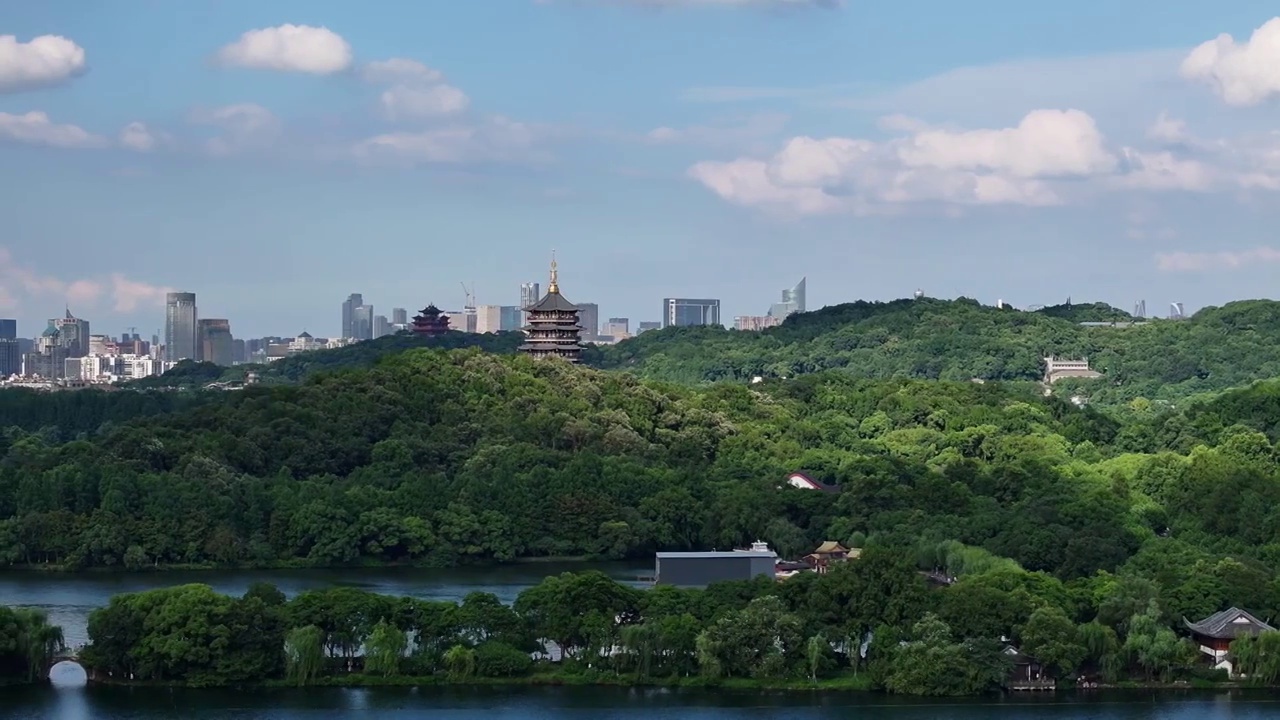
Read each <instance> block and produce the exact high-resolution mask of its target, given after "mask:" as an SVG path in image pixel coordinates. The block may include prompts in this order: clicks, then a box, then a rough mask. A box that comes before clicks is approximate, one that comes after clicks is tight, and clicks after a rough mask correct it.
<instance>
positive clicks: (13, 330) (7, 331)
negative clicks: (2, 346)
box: [0, 319, 18, 340]
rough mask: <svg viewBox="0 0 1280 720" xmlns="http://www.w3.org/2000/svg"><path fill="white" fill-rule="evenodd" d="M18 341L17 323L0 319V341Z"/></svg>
mask: <svg viewBox="0 0 1280 720" xmlns="http://www.w3.org/2000/svg"><path fill="white" fill-rule="evenodd" d="M17 339H18V321H17V320H7V319H0V340H17Z"/></svg>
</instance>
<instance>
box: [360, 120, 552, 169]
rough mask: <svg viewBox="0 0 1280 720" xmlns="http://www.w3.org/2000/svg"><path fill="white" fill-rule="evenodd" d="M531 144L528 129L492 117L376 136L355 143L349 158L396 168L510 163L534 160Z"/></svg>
mask: <svg viewBox="0 0 1280 720" xmlns="http://www.w3.org/2000/svg"><path fill="white" fill-rule="evenodd" d="M533 140H534V133H533V130H532V129H531V128H529V127H528V126H526V125H524V124H521V123H517V122H513V121H511V120H507V119H506V118H502V117H496V118H492V119H490V120H489V121H488V122H485V123H483V124H480V125H474V126H471V125H450V126H447V127H440V128H433V129H430V130H425V131H423V132H396V133H385V134H382V135H377V136H374V137H371V138H368V139H366V140H362V141H361V142H359V143H357V144H356V145H355V147H354V148H353V149H352V154H353V155H354V156H355V158H356V159H357V160H360V161H362V162H368V163H388V164H397V165H422V164H457V163H467V162H512V161H520V160H529V159H534V158H536V157H537V155H536V154H535V153H534V152H533V149H532V146H533Z"/></svg>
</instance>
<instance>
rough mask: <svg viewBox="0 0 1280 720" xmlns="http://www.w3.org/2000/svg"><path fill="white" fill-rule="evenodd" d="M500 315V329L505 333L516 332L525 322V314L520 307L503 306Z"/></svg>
mask: <svg viewBox="0 0 1280 720" xmlns="http://www.w3.org/2000/svg"><path fill="white" fill-rule="evenodd" d="M499 314H500V319H499V321H498V329H499V330H502V331H503V332H516V331H517V330H519V329H520V327H521V323H522V322H524V313H523V312H521V311H520V306H519V305H503V306H502V308H501V310H500V313H499Z"/></svg>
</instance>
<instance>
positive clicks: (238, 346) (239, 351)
mask: <svg viewBox="0 0 1280 720" xmlns="http://www.w3.org/2000/svg"><path fill="white" fill-rule="evenodd" d="M231 361H232V362H233V363H245V362H249V351H248V349H247V348H246V346H245V342H244V340H241V339H239V338H232V339H231Z"/></svg>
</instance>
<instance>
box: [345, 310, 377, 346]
mask: <svg viewBox="0 0 1280 720" xmlns="http://www.w3.org/2000/svg"><path fill="white" fill-rule="evenodd" d="M347 337H351V338H355V339H356V340H372V339H373V306H372V305H359V306H356V307H354V308H352V310H351V334H350V335H348V336H347Z"/></svg>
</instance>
